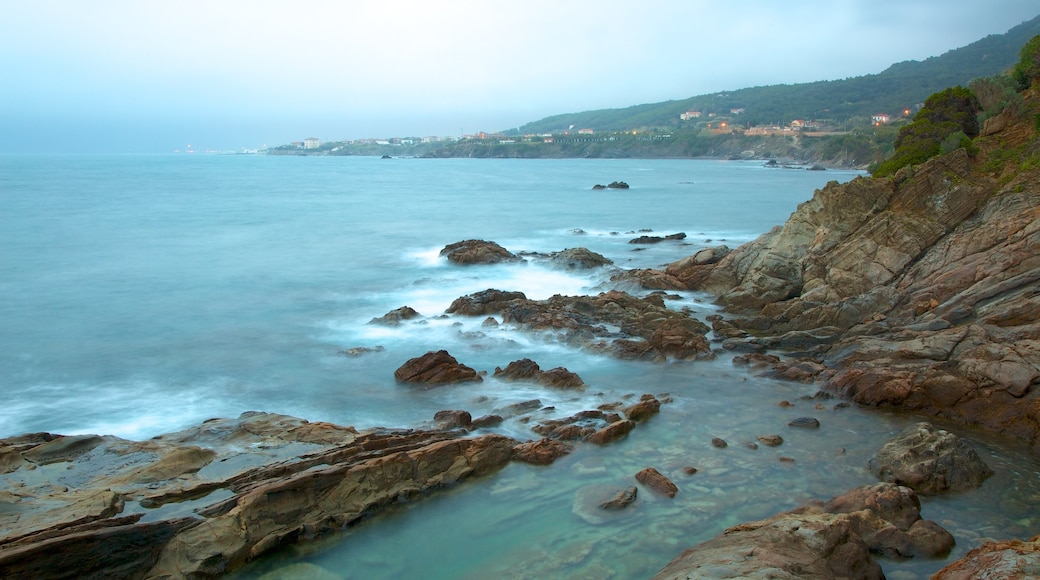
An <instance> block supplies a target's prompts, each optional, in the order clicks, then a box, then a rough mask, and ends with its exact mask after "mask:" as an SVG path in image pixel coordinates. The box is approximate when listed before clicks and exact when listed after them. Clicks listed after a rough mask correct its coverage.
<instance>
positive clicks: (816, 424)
mask: <svg viewBox="0 0 1040 580" xmlns="http://www.w3.org/2000/svg"><path fill="white" fill-rule="evenodd" d="M787 426H788V427H797V428H799V429H819V428H820V420H819V419H817V418H816V417H798V418H797V419H795V420H793V421H791V422H790V423H788V424H787Z"/></svg>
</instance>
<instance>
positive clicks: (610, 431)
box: [588, 421, 636, 445]
mask: <svg viewBox="0 0 1040 580" xmlns="http://www.w3.org/2000/svg"><path fill="white" fill-rule="evenodd" d="M635 426H636V424H635V422H634V421H617V422H614V423H611V424H610V425H607V426H606V427H604V428H602V429H600V430H599V431H596V432H595V433H593V434H592V435H590V436H589V438H588V441H589V442H590V443H595V444H596V445H606V444H607V443H613V442H614V441H617V440H619V439H623V438H624V437H625V436H626V435H628V433H629V431H631V430H632V429H634V428H635Z"/></svg>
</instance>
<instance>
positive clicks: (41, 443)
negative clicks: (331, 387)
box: [0, 413, 517, 578]
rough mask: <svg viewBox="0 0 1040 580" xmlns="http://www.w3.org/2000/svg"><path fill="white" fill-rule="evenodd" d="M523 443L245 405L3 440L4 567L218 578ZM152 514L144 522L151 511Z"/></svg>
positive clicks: (469, 471) (475, 470)
mask: <svg viewBox="0 0 1040 580" xmlns="http://www.w3.org/2000/svg"><path fill="white" fill-rule="evenodd" d="M516 444H517V441H515V440H513V439H510V438H508V437H503V436H501V435H484V436H482V437H476V438H471V439H461V438H458V432H452V431H439V430H434V431H413V430H407V431H375V432H370V433H358V432H357V431H356V430H354V429H352V428H349V427H340V426H337V425H331V424H328V423H308V422H307V421H304V420H302V419H296V418H293V417H288V416H285V415H273V414H268V413H245V414H243V415H242V416H241V417H239V418H237V419H212V420H210V421H206V422H205V423H203V424H202V425H199V426H198V427H196V428H193V429H188V430H185V431H181V432H178V433H171V434H168V435H163V436H160V437H156V438H153V439H150V440H148V441H140V442H138V441H127V440H125V439H119V438H117V437H111V436H105V437H99V436H94V435H90V436H71V437H63V436H61V435H52V434H45V433H39V434H30V435H27V436H22V437H16V438H11V439H5V440H3V441H0V448H2V449H3V458H4V459H3V462H2V463H3V465H4V466H5V469H4V471H5V473H4V475H3V478H4V484H5V485H4V490H5V491H3V492H2V493H0V507H2V509H0V523H2V529H3V532H2V535H0V571H2V572H3V576H4V577H6V578H68V577H73V576H74V577H106V578H143V577H167V578H173V577H177V578H183V577H212V576H217V575H221V574H224V573H226V572H229V571H231V570H233V569H234V568H236V567H238V566H240V565H242V564H243V563H245V562H246V561H248V560H251V559H253V558H256V557H257V556H260V555H261V554H263V553H265V552H267V551H269V550H271V549H274V548H276V547H278V546H280V545H282V544H283V543H285V542H290V541H293V540H296V539H302V538H308V537H314V536H316V535H319V534H322V533H325V532H329V531H333V530H337V529H340V528H342V527H343V526H346V525H349V524H350V523H352V522H354V521H355V520H357V519H358V518H361V517H362V516H363V515H365V514H367V513H370V512H371V511H373V510H377V509H379V508H381V507H383V506H386V505H388V504H391V503H393V502H396V501H400V500H402V499H409V498H413V497H416V496H419V495H421V494H424V493H426V492H428V491H430V490H433V489H436V488H438V487H443V486H448V485H453V484H455V483H456V482H459V481H461V480H463V479H465V478H467V477H471V476H477V475H481V474H485V473H489V472H491V471H494V470H496V469H499V468H500V467H503V466H504V465H505V464H506V463H507V462H508V461H509V460H510V458H511V457H512V454H513V447H514V446H515V445H516ZM145 519H147V523H145V521H144V520H145Z"/></svg>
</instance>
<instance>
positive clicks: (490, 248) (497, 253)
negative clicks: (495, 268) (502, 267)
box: [440, 240, 520, 266]
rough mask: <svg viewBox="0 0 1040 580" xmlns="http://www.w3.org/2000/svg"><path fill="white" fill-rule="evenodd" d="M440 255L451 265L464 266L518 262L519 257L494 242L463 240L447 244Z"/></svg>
mask: <svg viewBox="0 0 1040 580" xmlns="http://www.w3.org/2000/svg"><path fill="white" fill-rule="evenodd" d="M440 255H442V256H444V257H446V258H447V259H448V261H449V262H451V263H453V264H460V265H464V266H465V265H471V264H497V263H499V262H518V261H520V257H519V256H517V255H515V254H513V253H512V252H510V251H509V250H507V249H505V248H503V247H502V246H500V245H498V244H496V243H495V242H487V241H484V240H463V241H461V242H455V243H454V244H448V245H447V246H444V248H443V249H442V250H441V252H440Z"/></svg>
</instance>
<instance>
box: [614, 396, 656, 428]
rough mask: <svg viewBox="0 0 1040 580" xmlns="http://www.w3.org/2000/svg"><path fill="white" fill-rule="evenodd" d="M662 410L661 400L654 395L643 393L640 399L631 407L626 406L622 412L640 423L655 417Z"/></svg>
mask: <svg viewBox="0 0 1040 580" xmlns="http://www.w3.org/2000/svg"><path fill="white" fill-rule="evenodd" d="M660 411H661V401H658V400H657V398H656V397H654V396H653V395H643V397H642V398H641V399H640V401H639V402H638V403H636V404H634V405H631V406H629V407H625V409H624V410H622V413H624V414H625V416H626V417H628V418H629V419H630V420H632V421H635V422H637V423H640V422H642V421H645V420H647V419H649V418H650V417H653V416H654V415H656V414H657V413H659V412H660Z"/></svg>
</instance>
